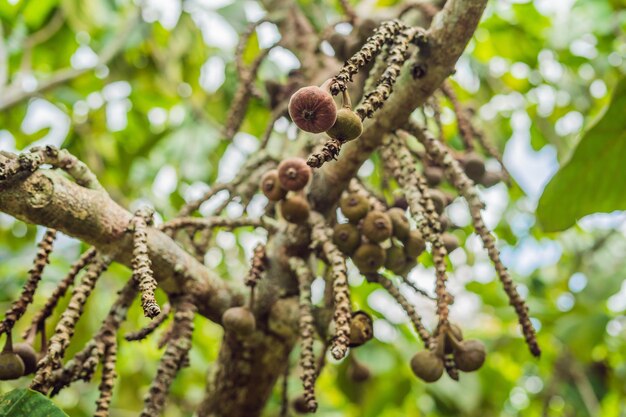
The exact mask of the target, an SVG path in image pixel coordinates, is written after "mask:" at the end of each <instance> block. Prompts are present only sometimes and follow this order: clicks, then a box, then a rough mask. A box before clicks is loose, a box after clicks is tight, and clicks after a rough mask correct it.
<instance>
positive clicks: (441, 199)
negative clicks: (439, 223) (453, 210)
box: [429, 188, 448, 214]
mask: <svg viewBox="0 0 626 417" xmlns="http://www.w3.org/2000/svg"><path fill="white" fill-rule="evenodd" d="M429 191H430V199H431V200H433V205H434V206H435V211H436V212H437V214H441V213H443V209H444V208H446V203H447V201H448V199H447V197H446V195H445V194H444V193H443V192H441V191H440V190H438V189H436V188H435V189H432V190H429Z"/></svg>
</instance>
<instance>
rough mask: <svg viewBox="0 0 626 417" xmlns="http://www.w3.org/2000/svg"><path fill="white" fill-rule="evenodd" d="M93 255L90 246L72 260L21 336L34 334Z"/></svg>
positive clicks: (94, 253)
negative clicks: (69, 266)
mask: <svg viewBox="0 0 626 417" xmlns="http://www.w3.org/2000/svg"><path fill="white" fill-rule="evenodd" d="M94 256H96V250H95V249H94V248H91V249H89V250H87V251H86V252H85V253H83V255H82V256H81V257H80V258H79V259H78V260H77V261H76V262H74V264H72V266H71V268H70V270H69V272H68V273H67V275H66V276H65V278H63V279H62V280H61V282H59V284H58V285H57V287H56V288H55V289H54V291H53V292H52V294H51V295H50V296H49V297H48V300H47V301H46V304H45V305H44V306H43V308H42V309H41V310H39V311H38V312H37V313H36V314H35V316H34V317H33V319H32V320H31V325H30V327H29V328H28V329H27V330H25V331H24V333H23V335H22V338H24V339H29V338H31V337H34V336H35V334H36V332H37V330H38V329H40V328H41V326H42V325H43V324H44V323H45V321H46V319H47V318H48V317H50V316H51V315H52V313H53V311H54V309H55V307H56V306H57V304H58V303H59V300H60V299H61V298H63V297H64V296H65V294H66V293H67V290H68V288H69V287H70V285H72V284H73V283H74V280H75V279H76V276H77V275H78V274H79V272H80V271H82V270H83V268H84V267H85V266H86V265H87V264H89V263H90V262H91V261H92V259H93V258H94Z"/></svg>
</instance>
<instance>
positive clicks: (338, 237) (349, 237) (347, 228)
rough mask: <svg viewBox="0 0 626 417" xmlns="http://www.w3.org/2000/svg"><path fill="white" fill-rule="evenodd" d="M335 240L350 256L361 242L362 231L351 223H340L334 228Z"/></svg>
mask: <svg viewBox="0 0 626 417" xmlns="http://www.w3.org/2000/svg"><path fill="white" fill-rule="evenodd" d="M333 242H334V243H335V245H336V246H337V248H339V250H340V251H341V252H343V253H344V254H346V255H348V256H350V255H352V254H353V253H354V251H355V250H356V248H358V247H359V245H360V244H361V232H360V231H359V228H358V227H356V226H355V225H353V224H351V223H345V224H338V225H336V226H335V227H334V229H333Z"/></svg>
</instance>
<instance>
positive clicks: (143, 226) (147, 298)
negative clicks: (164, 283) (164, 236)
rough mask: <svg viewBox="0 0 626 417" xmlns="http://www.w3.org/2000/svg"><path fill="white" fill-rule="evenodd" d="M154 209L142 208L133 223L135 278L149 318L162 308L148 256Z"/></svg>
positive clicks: (142, 304) (157, 313) (143, 306)
mask: <svg viewBox="0 0 626 417" xmlns="http://www.w3.org/2000/svg"><path fill="white" fill-rule="evenodd" d="M152 215H153V213H152V210H151V209H147V208H144V209H140V210H138V211H137V212H136V213H135V216H134V217H133V219H132V221H131V224H132V231H133V259H132V265H133V279H134V280H135V282H137V285H138V287H139V291H141V307H142V308H143V314H144V315H145V316H146V317H148V318H151V319H152V318H155V317H156V316H158V315H159V314H160V313H161V309H160V308H159V305H158V304H157V301H156V298H155V297H154V290H156V288H157V282H156V280H155V279H154V274H153V272H152V262H151V261H150V257H149V256H148V234H147V228H148V224H149V223H152Z"/></svg>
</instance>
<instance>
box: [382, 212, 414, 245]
mask: <svg viewBox="0 0 626 417" xmlns="http://www.w3.org/2000/svg"><path fill="white" fill-rule="evenodd" d="M387 215H388V216H389V218H390V219H391V224H392V225H393V235H394V236H395V237H397V238H398V239H400V240H401V241H403V242H404V241H405V240H406V239H407V238H408V237H409V233H410V232H411V225H410V224H409V219H407V217H406V215H405V214H404V210H402V209H401V208H399V207H392V208H390V209H389V210H387Z"/></svg>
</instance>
